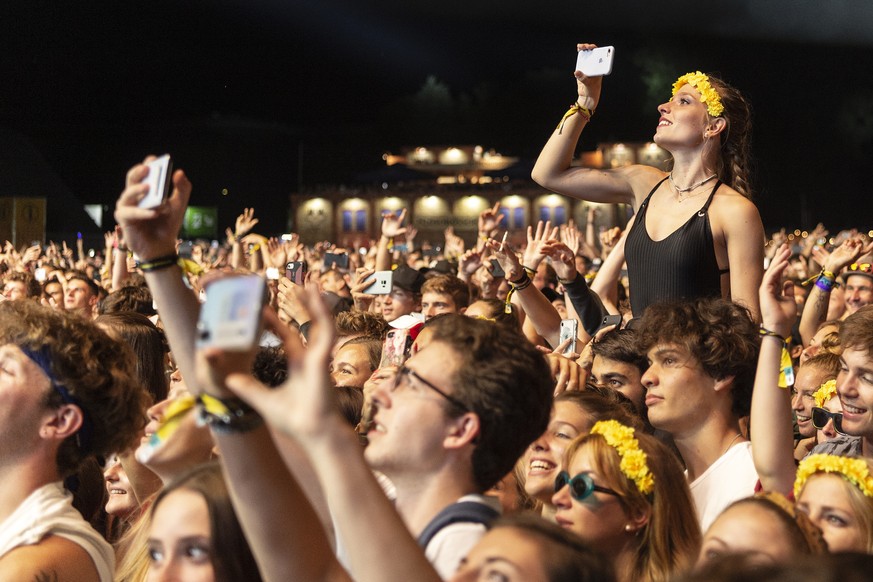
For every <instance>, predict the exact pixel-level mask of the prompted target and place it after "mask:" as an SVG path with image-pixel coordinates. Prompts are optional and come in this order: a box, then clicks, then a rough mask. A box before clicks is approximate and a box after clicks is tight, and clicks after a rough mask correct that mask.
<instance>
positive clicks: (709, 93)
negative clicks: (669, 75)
mask: <svg viewBox="0 0 873 582" xmlns="http://www.w3.org/2000/svg"><path fill="white" fill-rule="evenodd" d="M685 84H688V85H691V86H692V87H694V88H695V89H697V90H698V91H700V102H701V103H704V104H706V110H707V111H708V112H709V114H710V115H712V116H713V117H718V116H719V115H721V114H722V113H723V112H724V105H722V103H721V97H719V96H718V92H717V91H716V90H715V89H714V88H713V87H712V85H711V84H710V82H709V77H707V76H706V75H705V74H704V73H701V72H700V71H695V72H693V73H686V74H684V75H682V76H681V77H679V78H678V79H677V80H676V82H675V83H673V96H675V95H676V91H678V90H679V88H680V87H682V85H685Z"/></svg>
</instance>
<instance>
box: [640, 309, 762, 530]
mask: <svg viewBox="0 0 873 582" xmlns="http://www.w3.org/2000/svg"><path fill="white" fill-rule="evenodd" d="M638 333H639V346H640V349H641V350H643V351H645V352H646V354H647V357H648V359H649V369H648V370H646V372H645V374H643V377H642V383H643V385H644V386H645V387H646V406H647V407H648V416H649V422H650V423H651V424H652V426H654V427H655V428H657V429H659V430H662V431H664V432H667V433H669V434H670V436H672V437H673V440H674V442H675V444H676V447H677V449H678V450H679V453H680V454H681V456H682V460H683V461H684V463H685V467H686V473H687V477H688V482H689V484H690V487H691V494H692V497H693V498H694V502H695V506H696V509H697V516H698V518H699V520H700V526H701V529H702V530H703V531H706V529H707V528H708V527H709V525H710V524H711V523H712V521H713V520H714V519H715V518H716V516H718V514H719V513H721V511H722V510H723V509H724V508H725V507H727V506H728V505H730V503H732V502H733V501H735V500H737V499H741V498H743V497H748V496H749V495H752V494H753V493H754V491H755V486H756V484H757V482H758V476H757V472H756V470H755V465H754V462H753V460H752V452H751V445H750V443H749V442H748V440H747V439H746V438H745V437H743V434H742V432H740V424H739V420H740V418H741V417H743V416H747V415H748V414H749V407H750V405H751V395H752V386H753V384H754V379H755V367H756V364H757V357H758V346H759V345H760V341H759V335H758V330H757V328H756V326H755V324H754V323H753V322H752V319H751V317H750V316H749V312H748V311H747V310H746V309H744V308H742V307H740V306H738V305H737V304H735V303H733V302H730V301H726V300H724V299H696V300H693V301H683V302H670V303H657V304H653V305H650V306H649V307H648V308H647V309H646V312H645V314H644V315H643V318H642V322H641V325H640V329H639V332H638Z"/></svg>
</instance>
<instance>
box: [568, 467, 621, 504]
mask: <svg viewBox="0 0 873 582" xmlns="http://www.w3.org/2000/svg"><path fill="white" fill-rule="evenodd" d="M565 485H569V486H570V496H571V497H572V498H573V499H575V500H576V501H583V500H585V499H586V498H588V497H590V496H591V494H592V493H594V492H595V491H600V492H601V493H607V494H609V495H615V496H616V497H618V493H616V492H615V491H613V490H612V489H607V488H606V487H601V486H600V485H595V484H594V480H593V479H591V475H589V474H588V473H579V474H578V475H576V476H575V477H573V478H572V479H571V478H570V474H569V473H568V472H567V471H561V472H560V473H558V476H557V477H555V493H557V492H558V491H560V490H561V489H563V488H564V486H565Z"/></svg>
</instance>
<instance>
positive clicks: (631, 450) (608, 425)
mask: <svg viewBox="0 0 873 582" xmlns="http://www.w3.org/2000/svg"><path fill="white" fill-rule="evenodd" d="M591 434H599V435H600V436H602V437H603V438H604V439H605V440H606V444H608V445H609V446H611V447H612V448H614V449H615V450H616V452H617V453H618V456H619V457H621V464H620V465H619V467H620V468H621V472H622V473H624V475H625V477H627V478H628V479H630V480H631V481H633V482H634V484H636V486H637V489H638V490H639V492H640V493H642V494H643V495H648V494H649V493H651V492H652V489H654V487H655V479H654V478H653V477H652V473H651V471H649V466H648V465H647V464H646V459H647V457H646V453H645V452H643V451H642V449H640V442H639V441H638V440H637V439H636V438H634V429H632V428H630V427H629V426H625V425H623V424H621V423H620V422H618V421H617V420H601V421H600V422H598V423H596V424H595V425H594V427H592V429H591Z"/></svg>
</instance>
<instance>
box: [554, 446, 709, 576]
mask: <svg viewBox="0 0 873 582" xmlns="http://www.w3.org/2000/svg"><path fill="white" fill-rule="evenodd" d="M634 437H635V438H636V439H637V441H638V442H639V447H640V449H642V450H643V452H645V453H646V464H647V465H648V468H649V471H651V473H652V477H653V481H654V489H653V490H652V492H651V493H649V494H648V495H643V494H642V493H640V491H639V489H638V488H637V485H636V483H635V482H634V481H633V480H631V479H629V478H628V477H627V476H626V475H625V474H624V473H623V472H622V470H621V457H620V456H619V454H618V452H617V451H616V450H615V449H614V448H613V447H611V446H610V445H609V444H607V442H606V439H605V438H604V437H603V436H602V435H599V434H589V435H584V436H580V437H577V438H576V439H575V440H574V441H573V442H572V443H570V446H569V447H567V451H566V453H565V458H564V466H565V467H569V466H570V463H571V462H572V459H573V457H574V456H575V455H576V453H578V452H580V451H581V450H583V449H584V450H586V451H587V452H588V453H589V454H590V457H591V460H592V463H593V464H594V467H595V469H596V471H597V472H598V474H600V475H601V476H602V477H603V479H604V480H605V483H604V484H603V485H604V486H606V487H609V488H611V489H613V490H614V491H615V492H616V493H618V499H619V502H620V503H621V505H622V507H623V508H624V510H625V512H627V513H628V514H631V515H632V514H637V513H645V514H647V515H648V516H649V518H648V521H647V523H646V524H645V525H644V526H643V527H642V528H641V529H640V530H639V532H638V535H639V543H638V544H637V546H636V549H635V550H634V552H635V556H634V563H633V567H632V571H631V574H630V579H632V580H642V581H651V582H656V581H662V580H668V579H670V578H671V577H672V576H674V575H675V574H677V573H679V572H682V571H684V570H686V569H687V568H688V567H689V566H691V565H692V564H693V563H694V560H695V559H696V558H697V553H698V551H699V549H700V539H701V536H700V526H699V524H698V521H697V515H696V514H695V512H694V503H693V501H692V499H691V491H690V490H689V489H688V482H687V480H686V479H685V475H684V473H683V472H682V467H681V466H680V464H679V460H678V459H677V458H676V456H675V455H674V454H673V452H672V451H670V449H668V448H667V446H666V445H664V444H663V443H661V442H660V441H659V440H657V439H656V438H654V437H652V436H649V435H647V434H643V433H641V432H640V431H636V432H635V435H634Z"/></svg>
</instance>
